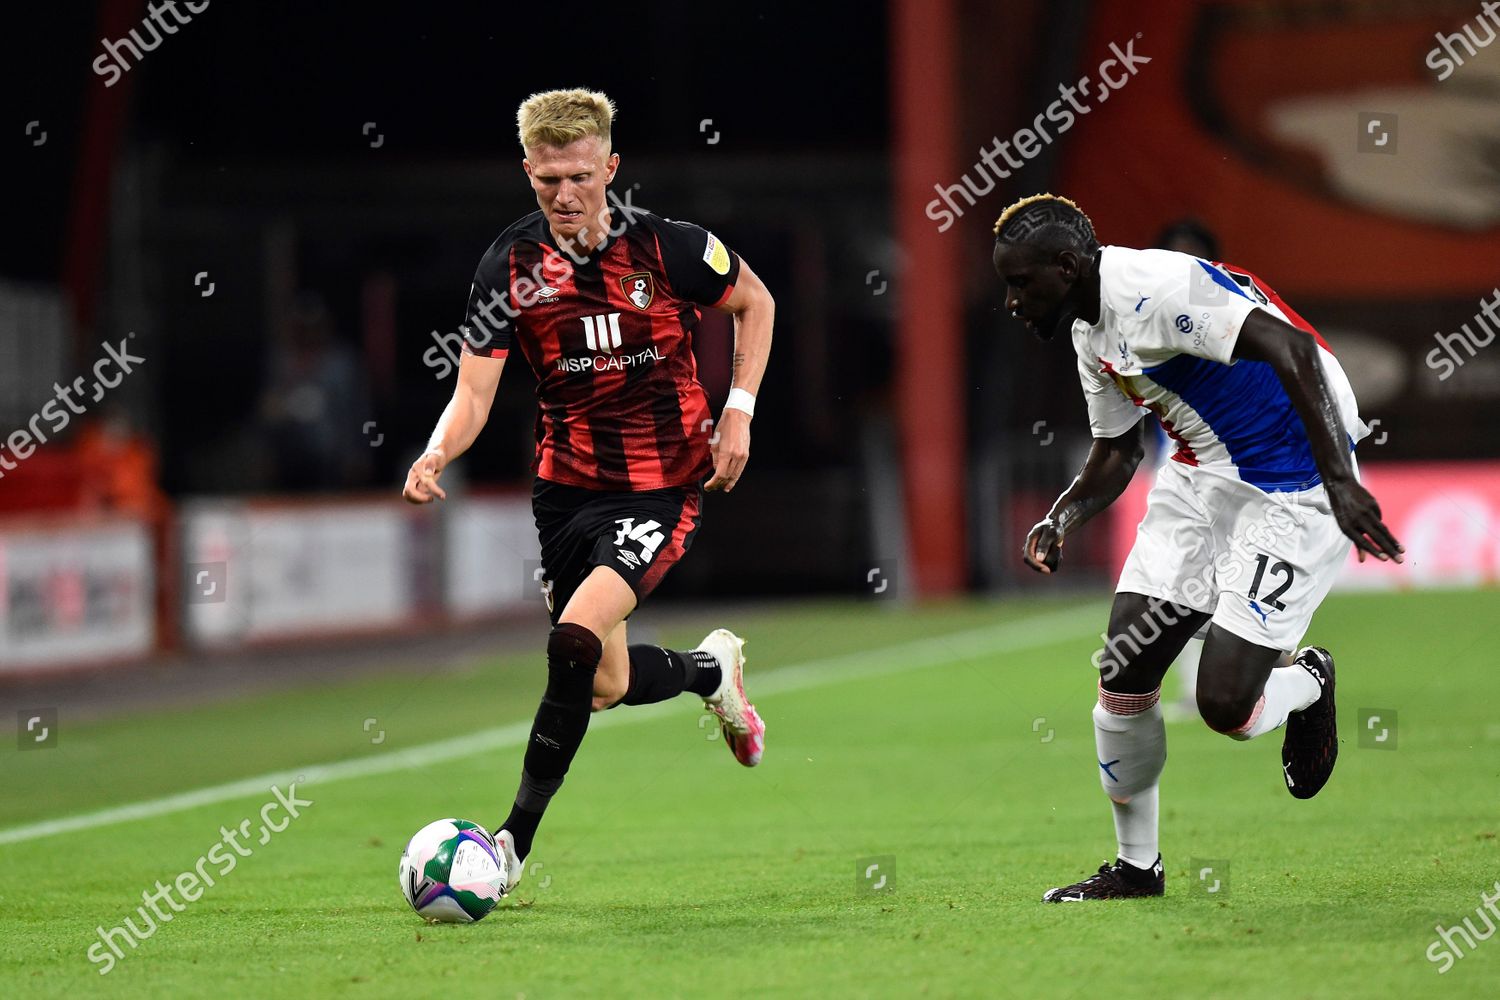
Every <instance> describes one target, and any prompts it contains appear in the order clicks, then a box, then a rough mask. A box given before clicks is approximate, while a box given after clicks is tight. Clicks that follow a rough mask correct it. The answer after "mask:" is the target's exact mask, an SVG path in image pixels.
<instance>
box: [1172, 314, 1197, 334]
mask: <svg viewBox="0 0 1500 1000" xmlns="http://www.w3.org/2000/svg"><path fill="white" fill-rule="evenodd" d="M1173 322H1174V323H1176V324H1177V331H1178V332H1179V333H1192V332H1193V320H1192V317H1190V316H1188V314H1187V313H1182V314H1181V315H1179V316H1178V317H1177V318H1176V319H1175V320H1173Z"/></svg>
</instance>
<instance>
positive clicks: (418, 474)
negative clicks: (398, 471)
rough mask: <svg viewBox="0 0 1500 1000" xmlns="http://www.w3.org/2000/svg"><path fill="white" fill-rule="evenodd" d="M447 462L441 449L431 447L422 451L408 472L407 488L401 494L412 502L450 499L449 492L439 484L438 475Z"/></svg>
mask: <svg viewBox="0 0 1500 1000" xmlns="http://www.w3.org/2000/svg"><path fill="white" fill-rule="evenodd" d="M446 464H447V460H446V459H445V458H444V457H443V453H442V452H441V451H435V450H430V449H429V450H428V451H424V452H422V454H421V456H419V457H418V458H417V460H416V461H415V462H413V463H411V469H410V471H408V472H407V473H406V488H405V489H403V490H402V491H401V495H402V496H403V497H405V498H406V499H407V501H408V502H410V503H431V502H432V501H433V500H446V499H448V494H447V493H445V492H443V488H442V487H441V486H439V485H438V476H441V475H442V474H443V466H444V465H446Z"/></svg>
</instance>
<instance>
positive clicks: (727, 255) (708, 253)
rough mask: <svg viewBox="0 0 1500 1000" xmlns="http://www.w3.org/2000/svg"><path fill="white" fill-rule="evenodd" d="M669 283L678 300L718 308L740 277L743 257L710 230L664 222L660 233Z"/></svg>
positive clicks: (658, 229)
mask: <svg viewBox="0 0 1500 1000" xmlns="http://www.w3.org/2000/svg"><path fill="white" fill-rule="evenodd" d="M656 235H657V239H658V241H659V245H660V247H661V262H662V266H663V267H664V268H665V269H666V272H667V281H668V282H670V283H671V285H672V291H674V292H675V293H676V294H677V297H678V298H682V299H687V300H688V301H689V302H697V303H699V304H700V305H705V306H716V305H719V304H720V303H722V302H723V301H724V300H725V299H727V298H729V293H731V292H733V291H734V284H735V282H736V281H738V280H739V277H740V258H739V255H738V254H736V253H735V252H734V251H733V250H731V249H729V247H727V246H725V245H724V241H723V240H721V239H719V238H718V237H717V236H715V235H714V234H713V233H711V232H709V231H708V230H707V229H703V228H701V227H699V226H695V225H693V224H692V223H691V222H673V221H672V220H671V219H663V220H662V224H661V225H660V226H659V227H658V228H657V231H656Z"/></svg>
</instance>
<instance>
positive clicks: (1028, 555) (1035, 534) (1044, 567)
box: [1021, 517, 1063, 573]
mask: <svg viewBox="0 0 1500 1000" xmlns="http://www.w3.org/2000/svg"><path fill="white" fill-rule="evenodd" d="M1062 545H1063V536H1062V532H1060V531H1058V530H1057V522H1056V521H1054V520H1052V518H1050V517H1049V518H1046V519H1045V520H1042V521H1038V522H1037V523H1036V525H1035V526H1034V527H1033V528H1032V529H1031V532H1030V533H1029V534H1027V536H1026V545H1025V547H1024V548H1023V549H1022V550H1021V558H1022V559H1023V560H1025V562H1026V565H1028V566H1030V567H1031V568H1032V569H1034V570H1036V571H1037V572H1038V573H1053V572H1056V571H1057V561H1058V560H1059V559H1061V558H1062Z"/></svg>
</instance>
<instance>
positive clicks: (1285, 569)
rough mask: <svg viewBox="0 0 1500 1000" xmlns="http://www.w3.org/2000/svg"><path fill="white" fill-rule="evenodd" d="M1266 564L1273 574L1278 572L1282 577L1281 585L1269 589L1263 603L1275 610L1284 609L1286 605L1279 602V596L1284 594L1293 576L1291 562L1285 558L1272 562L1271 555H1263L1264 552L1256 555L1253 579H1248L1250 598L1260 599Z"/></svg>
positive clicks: (1290, 584)
mask: <svg viewBox="0 0 1500 1000" xmlns="http://www.w3.org/2000/svg"><path fill="white" fill-rule="evenodd" d="M1267 564H1269V565H1270V568H1271V572H1272V573H1273V574H1280V575H1281V576H1282V577H1283V579H1282V581H1281V586H1279V587H1277V588H1276V589H1275V590H1273V591H1271V592H1270V593H1269V594H1267V595H1266V596H1265V598H1264V600H1265V603H1266V604H1268V605H1270V606H1271V607H1273V608H1275V609H1276V610H1277V611H1285V610H1286V605H1285V604H1283V603H1281V601H1280V597H1281V595H1282V594H1285V593H1286V592H1287V590H1288V589H1290V587H1291V586H1292V577H1293V571H1292V564H1291V563H1289V562H1287V561H1286V560H1285V559H1278V560H1277V561H1276V562H1275V563H1272V562H1271V557H1270V556H1268V555H1265V554H1264V553H1262V554H1261V555H1259V556H1256V558H1255V579H1254V580H1251V581H1250V600H1251V601H1252V602H1253V601H1259V600H1261V599H1262V598H1261V597H1260V596H1259V595H1260V584H1261V581H1262V580H1263V579H1264V578H1265V575H1266V566H1267Z"/></svg>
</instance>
